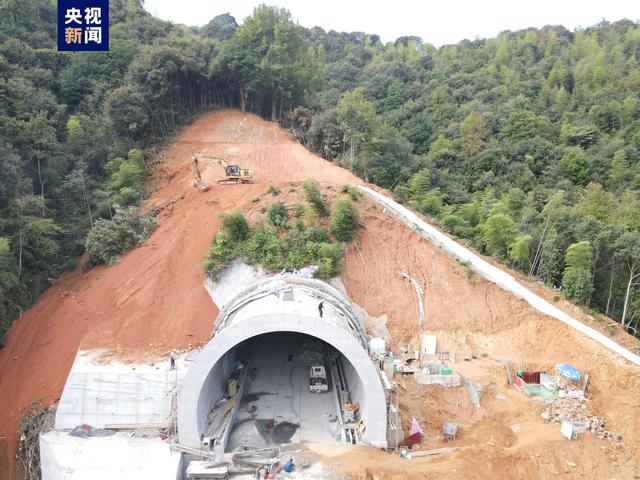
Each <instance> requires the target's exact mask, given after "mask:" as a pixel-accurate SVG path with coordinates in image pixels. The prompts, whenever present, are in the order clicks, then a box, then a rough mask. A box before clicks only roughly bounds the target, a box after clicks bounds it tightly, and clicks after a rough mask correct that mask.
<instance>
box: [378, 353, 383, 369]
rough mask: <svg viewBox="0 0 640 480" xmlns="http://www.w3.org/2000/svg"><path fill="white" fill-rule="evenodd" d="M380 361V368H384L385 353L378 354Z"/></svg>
mask: <svg viewBox="0 0 640 480" xmlns="http://www.w3.org/2000/svg"><path fill="white" fill-rule="evenodd" d="M378 363H379V364H380V370H384V353H382V352H380V353H379V354H378Z"/></svg>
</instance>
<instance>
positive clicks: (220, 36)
mask: <svg viewBox="0 0 640 480" xmlns="http://www.w3.org/2000/svg"><path fill="white" fill-rule="evenodd" d="M237 28H238V23H237V22H236V19H235V18H233V17H232V16H231V15H230V14H229V13H223V14H221V15H216V16H215V17H213V19H212V20H211V21H210V22H209V23H207V24H206V25H205V26H203V27H202V33H203V34H204V35H206V36H207V37H212V38H215V39H216V40H220V41H223V42H224V41H226V40H229V39H230V38H231V37H232V36H233V34H234V33H235V31H236V29H237Z"/></svg>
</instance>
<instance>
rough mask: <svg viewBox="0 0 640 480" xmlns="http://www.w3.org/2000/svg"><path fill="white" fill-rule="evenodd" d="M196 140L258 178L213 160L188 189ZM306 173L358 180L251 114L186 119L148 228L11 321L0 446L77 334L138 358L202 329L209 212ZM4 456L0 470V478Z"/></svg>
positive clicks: (64, 364) (51, 392)
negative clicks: (201, 181) (144, 235)
mask: <svg viewBox="0 0 640 480" xmlns="http://www.w3.org/2000/svg"><path fill="white" fill-rule="evenodd" d="M198 151H203V152H206V153H209V154H212V155H218V156H223V157H224V158H226V159H227V161H228V163H230V164H232V163H239V164H240V165H242V166H247V167H250V168H253V169H254V171H255V177H256V183H255V184H253V185H238V186H236V185H224V186H223V185H218V184H217V183H216V180H217V179H219V178H222V169H221V167H220V166H218V165H214V164H205V165H203V169H202V170H203V177H204V178H205V180H207V181H208V182H209V183H211V185H212V188H211V189H210V190H209V191H208V192H205V193H201V192H199V191H197V190H196V189H194V188H193V187H192V174H191V153H193V152H198ZM309 177H314V178H318V179H319V180H322V181H326V182H331V183H336V184H339V185H341V184H343V183H354V182H356V181H357V179H356V178H355V177H354V176H353V175H351V174H350V173H349V172H347V171H345V170H343V169H341V168H339V167H336V166H335V165H332V164H330V163H329V162H326V161H324V160H322V159H320V158H318V157H317V156H315V155H313V154H311V153H310V152H308V151H307V150H306V149H304V148H303V147H302V146H301V145H299V144H297V143H296V142H294V141H293V140H291V139H290V137H289V135H288V134H287V132H285V131H284V130H282V129H281V128H279V127H278V126H277V125H276V124H273V123H270V122H266V121H264V120H262V119H260V118H258V117H256V116H254V115H248V114H243V113H241V112H238V111H231V110H227V111H217V112H214V113H211V114H208V115H204V116H203V117H201V118H200V119H199V120H197V121H196V122H194V123H193V124H192V125H190V126H189V127H187V128H185V129H184V130H183V131H182V132H181V134H180V135H179V136H178V137H177V139H176V141H175V143H174V144H173V145H172V146H171V147H170V148H169V149H168V150H167V151H166V155H165V160H164V161H163V162H162V163H161V164H160V165H158V166H157V168H156V170H155V171H154V173H153V180H152V185H151V188H152V189H153V190H154V191H153V193H152V194H151V196H150V198H149V199H148V200H147V202H146V203H145V206H144V208H147V209H151V208H154V207H159V206H162V205H165V204H167V203H169V202H174V201H175V202H174V203H172V204H171V205H170V206H169V207H167V208H166V209H164V210H162V211H161V213H160V214H159V217H158V220H159V226H158V228H157V230H156V231H155V232H154V234H153V235H152V236H151V238H150V239H149V240H148V241H147V242H145V244H144V245H142V246H141V247H139V248H136V249H134V250H133V251H131V252H129V253H128V254H127V255H125V256H124V257H123V258H122V261H121V262H120V263H119V264H117V265H114V266H100V267H96V268H93V269H91V270H89V271H88V272H86V273H83V271H82V268H79V269H78V270H77V271H75V272H73V273H71V274H68V275H65V276H63V277H62V278H60V279H59V280H58V282H57V283H56V284H55V285H54V286H52V287H51V288H50V289H48V290H47V291H46V292H45V293H44V294H43V295H42V296H41V297H40V299H39V300H38V302H37V303H36V304H35V305H34V306H33V307H32V308H30V309H29V310H28V311H26V312H25V314H24V315H23V316H22V317H21V318H20V319H19V320H17V321H16V322H15V323H14V324H13V326H12V328H11V329H10V331H9V333H8V335H7V338H6V342H7V345H6V347H5V348H4V349H2V350H0V372H1V373H0V438H1V437H6V438H7V441H6V442H7V444H8V448H7V450H8V455H9V456H10V457H13V451H14V448H15V432H16V428H17V426H18V421H19V417H20V413H21V412H22V410H24V409H25V408H26V407H27V406H29V405H30V403H31V402H32V401H33V400H34V399H36V398H39V399H41V400H42V401H43V402H45V403H49V402H52V401H55V400H56V399H58V398H59V397H60V394H61V393H62V388H63V386H64V383H65V381H66V378H67V375H68V373H69V369H70V367H71V364H72V363H73V359H74V357H75V354H76V351H77V350H78V348H79V346H80V345H82V347H83V348H104V349H108V350H111V351H113V354H116V355H118V356H120V357H123V356H124V357H128V358H131V359H136V360H144V358H145V357H153V356H157V355H165V354H166V353H167V352H168V351H170V350H171V349H173V348H186V347H188V346H189V345H190V344H197V343H200V342H202V341H205V340H206V339H208V337H209V335H210V333H211V325H212V322H213V320H214V319H215V317H216V315H217V313H218V310H217V307H216V306H215V305H214V304H213V303H212V302H211V299H210V297H209V296H208V295H207V293H206V291H205V289H204V288H203V283H204V274H203V271H202V267H201V262H202V258H203V256H204V253H205V252H206V250H207V248H208V245H209V242H210V241H211V238H212V237H213V235H215V234H216V233H217V231H218V217H217V214H218V212H221V211H228V210H234V209H239V210H243V209H247V208H249V205H250V204H251V199H252V198H254V197H255V196H257V195H260V194H262V193H264V191H265V190H266V188H267V187H268V185H270V184H271V183H274V184H278V183H280V182H284V183H285V184H286V185H288V182H289V181H291V180H293V181H302V180H305V179H307V178H309ZM2 463H3V465H0V478H6V477H8V476H9V475H10V474H9V473H8V472H7V471H6V466H7V465H6V462H2ZM3 467H4V468H5V471H4V472H3V471H2V469H3Z"/></svg>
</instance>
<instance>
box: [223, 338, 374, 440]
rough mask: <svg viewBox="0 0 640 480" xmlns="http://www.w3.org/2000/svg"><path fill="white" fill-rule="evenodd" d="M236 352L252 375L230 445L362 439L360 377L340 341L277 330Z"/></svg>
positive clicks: (230, 438) (239, 410) (239, 409)
mask: <svg viewBox="0 0 640 480" xmlns="http://www.w3.org/2000/svg"><path fill="white" fill-rule="evenodd" d="M233 355H234V357H235V362H236V363H241V364H243V365H245V366H246V373H245V375H246V380H245V383H244V389H243V391H242V392H241V398H240V399H239V406H238V410H237V414H236V416H235V421H234V424H233V426H232V428H231V433H230V435H229V439H228V441H227V445H226V451H234V450H237V449H240V448H243V449H244V448H247V447H249V448H251V449H258V448H264V447H268V446H279V445H284V444H295V443H322V442H333V441H335V440H340V439H345V440H347V441H350V442H355V441H356V440H357V434H356V428H357V427H356V425H357V421H358V417H359V412H358V411H359V407H360V403H359V402H358V398H356V397H358V396H359V395H358V392H361V391H362V388H361V385H360V379H359V377H358V376H357V374H356V372H355V369H354V368H353V367H352V366H351V364H350V363H349V361H348V360H347V359H346V358H345V357H344V355H342V354H341V353H340V352H339V351H338V350H336V349H335V348H334V347H332V346H331V345H329V344H328V343H326V342H324V341H323V340H320V339H318V338H315V337H313V336H311V335H307V334H303V333H297V332H277V333H274V332H272V333H266V334H262V335H258V336H255V337H252V338H250V339H248V340H245V341H244V342H242V343H240V344H239V345H238V346H237V347H236V349H235V351H234V354H233ZM318 367H322V369H323V370H324V373H325V375H326V376H325V375H323V374H322V373H321V374H320V375H318ZM312 368H314V372H313V373H312ZM349 383H351V384H352V385H351V386H350V385H349ZM351 387H353V390H350V388H351Z"/></svg>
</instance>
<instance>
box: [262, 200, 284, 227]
mask: <svg viewBox="0 0 640 480" xmlns="http://www.w3.org/2000/svg"><path fill="white" fill-rule="evenodd" d="M267 220H268V222H269V223H270V224H271V225H273V226H274V227H284V226H286V225H287V222H288V221H289V215H288V214H287V207H285V205H284V203H282V202H276V203H274V204H273V205H271V206H270V207H269V212H268V213H267Z"/></svg>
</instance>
